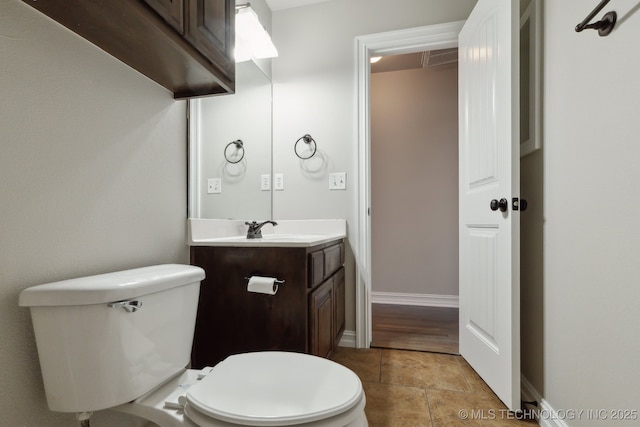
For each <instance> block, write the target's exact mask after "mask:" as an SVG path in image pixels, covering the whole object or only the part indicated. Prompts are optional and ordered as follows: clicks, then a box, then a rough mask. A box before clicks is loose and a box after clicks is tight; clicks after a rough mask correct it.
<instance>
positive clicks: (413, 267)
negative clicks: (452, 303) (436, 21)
mask: <svg viewBox="0 0 640 427" xmlns="http://www.w3.org/2000/svg"><path fill="white" fill-rule="evenodd" d="M382 60H383V61H384V59H382ZM371 202H372V206H371V244H372V273H373V274H372V290H373V291H374V292H397V293H411V294H438V295H458V67H457V65H456V64H453V65H447V66H441V67H435V68H420V69H413V70H403V71H393V72H386V73H375V74H372V75H371Z"/></svg>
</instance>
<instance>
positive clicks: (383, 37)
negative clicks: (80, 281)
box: [355, 21, 465, 348]
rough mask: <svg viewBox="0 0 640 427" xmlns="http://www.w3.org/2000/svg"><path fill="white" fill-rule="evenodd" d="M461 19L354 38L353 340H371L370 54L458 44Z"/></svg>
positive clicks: (365, 343)
mask: <svg viewBox="0 0 640 427" xmlns="http://www.w3.org/2000/svg"><path fill="white" fill-rule="evenodd" d="M464 22H465V21H457V22H449V23H444V24H437V25H429V26H425V27H418V28H409V29H405V30H398V31H389V32H385V33H378V34H370V35H365V36H359V37H356V39H355V42H356V52H355V55H356V62H357V67H356V83H357V84H356V88H357V91H358V93H357V102H358V110H357V117H358V125H357V132H358V135H357V137H358V222H357V230H358V240H357V248H358V250H357V257H358V259H357V260H356V342H357V344H358V347H360V348H362V347H364V348H368V347H369V345H370V343H371V301H370V298H369V297H370V291H371V222H370V216H369V208H370V207H371V203H370V200H371V182H370V178H371V177H370V167H371V161H370V151H371V150H370V147H371V135H370V125H371V124H370V111H369V108H370V106H369V79H370V62H369V59H370V58H371V56H375V55H391V54H401V53H414V52H423V51H426V50H435V49H447V48H452V47H457V46H458V33H460V30H461V29H462V26H463V25H464Z"/></svg>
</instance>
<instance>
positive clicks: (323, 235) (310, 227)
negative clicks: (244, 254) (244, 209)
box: [189, 219, 347, 247]
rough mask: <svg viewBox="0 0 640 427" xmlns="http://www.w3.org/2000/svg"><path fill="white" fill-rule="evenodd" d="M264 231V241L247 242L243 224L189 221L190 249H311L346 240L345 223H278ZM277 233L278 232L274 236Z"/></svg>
mask: <svg viewBox="0 0 640 427" xmlns="http://www.w3.org/2000/svg"><path fill="white" fill-rule="evenodd" d="M277 221H278V225H277V227H276V228H275V229H274V228H273V227H272V226H271V225H269V226H268V227H265V228H263V230H262V238H260V239H247V235H246V232H247V226H246V224H245V221H241V220H209V219H189V235H190V238H189V245H191V246H248V247H258V246H265V247H279V246H285V247H286V246H289V247H291V246H300V247H310V246H315V245H321V244H323V243H328V242H332V241H335V240H338V239H343V238H345V237H346V236H347V233H346V221H344V220H282V221H281V220H277ZM274 231H275V232H274Z"/></svg>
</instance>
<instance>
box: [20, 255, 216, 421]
mask: <svg viewBox="0 0 640 427" xmlns="http://www.w3.org/2000/svg"><path fill="white" fill-rule="evenodd" d="M202 279H204V270H202V269H201V268H199V267H194V266H190V265H178V264H166V265H157V266H152V267H144V268H137V269H133V270H126V271H119V272H115V273H108V274H101V275H97V276H90V277H82V278H78V279H71V280H64V281H61V282H55V283H49V284H45V285H39V286H34V287H31V288H28V289H25V290H24V291H22V293H21V294H20V301H19V304H20V305H21V306H26V307H30V308H31V317H32V319H33V328H34V332H35V337H36V344H37V347H38V356H39V358H40V367H41V369H42V377H43V380H44V387H45V392H46V396H47V403H48V405H49V408H50V409H51V410H53V411H60V412H89V411H95V410H99V409H105V408H110V407H113V406H116V405H119V404H122V403H126V402H129V401H131V400H133V399H136V398H137V397H139V396H141V395H143V394H144V393H146V392H148V391H149V390H151V389H153V388H155V387H156V386H158V385H159V384H161V383H162V382H164V381H165V380H167V379H168V378H170V377H172V376H173V375H175V374H177V373H178V372H180V371H182V370H183V369H184V368H185V367H186V366H187V364H188V363H189V359H190V355H191V345H192V342H193V332H194V327H195V319H196V311H197V305H198V296H199V290H200V281H201V280H202Z"/></svg>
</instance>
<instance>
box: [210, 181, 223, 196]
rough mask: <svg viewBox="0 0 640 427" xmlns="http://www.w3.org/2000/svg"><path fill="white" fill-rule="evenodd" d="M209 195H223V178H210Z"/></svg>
mask: <svg viewBox="0 0 640 427" xmlns="http://www.w3.org/2000/svg"><path fill="white" fill-rule="evenodd" d="M207 193H208V194H219V193H222V179H221V178H209V179H208V180H207Z"/></svg>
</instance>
